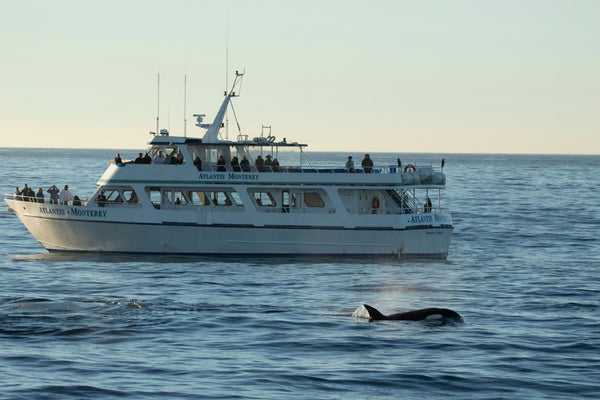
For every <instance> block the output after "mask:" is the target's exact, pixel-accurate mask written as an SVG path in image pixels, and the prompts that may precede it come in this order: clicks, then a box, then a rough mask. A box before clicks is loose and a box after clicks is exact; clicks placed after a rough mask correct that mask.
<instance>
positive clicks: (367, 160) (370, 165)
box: [360, 154, 373, 174]
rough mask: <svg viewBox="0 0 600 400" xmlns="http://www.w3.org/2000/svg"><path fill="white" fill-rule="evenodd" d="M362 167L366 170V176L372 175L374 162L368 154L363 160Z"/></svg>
mask: <svg viewBox="0 0 600 400" xmlns="http://www.w3.org/2000/svg"><path fill="white" fill-rule="evenodd" d="M360 165H362V167H363V169H364V170H365V174H370V173H371V170H372V169H373V160H371V157H369V155H368V154H365V158H363V160H362V162H361V163H360Z"/></svg>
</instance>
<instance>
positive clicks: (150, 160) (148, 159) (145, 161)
mask: <svg viewBox="0 0 600 400" xmlns="http://www.w3.org/2000/svg"><path fill="white" fill-rule="evenodd" d="M142 160H143V161H144V162H143V163H142V164H152V159H151V158H150V156H149V155H148V153H146V154H144V158H143V159H142Z"/></svg>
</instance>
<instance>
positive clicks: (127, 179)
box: [98, 136, 446, 188]
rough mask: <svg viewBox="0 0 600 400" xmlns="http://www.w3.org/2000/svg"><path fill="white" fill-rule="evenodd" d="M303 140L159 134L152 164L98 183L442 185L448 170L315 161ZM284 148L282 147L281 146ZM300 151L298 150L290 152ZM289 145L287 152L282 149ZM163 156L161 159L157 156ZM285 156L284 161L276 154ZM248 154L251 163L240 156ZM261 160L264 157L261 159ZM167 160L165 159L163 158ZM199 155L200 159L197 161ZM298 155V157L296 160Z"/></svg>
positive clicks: (122, 167) (116, 171) (114, 168)
mask: <svg viewBox="0 0 600 400" xmlns="http://www.w3.org/2000/svg"><path fill="white" fill-rule="evenodd" d="M305 146H306V145H305V144H298V143H288V142H286V141H284V142H261V141H259V140H256V141H238V142H231V141H219V142H217V143H203V142H202V141H201V140H200V139H190V138H184V137H168V136H167V137H155V138H154V139H153V140H152V141H151V142H150V147H149V149H148V151H147V154H148V156H149V157H150V158H151V159H154V161H152V163H150V164H140V163H135V161H126V162H123V163H120V164H115V163H114V162H113V163H111V165H110V166H109V168H108V169H107V170H106V171H105V173H104V174H103V176H102V177H101V178H100V180H99V181H98V185H106V184H129V185H130V184H135V183H140V184H153V185H171V184H188V185H189V184H224V183H227V184H271V185H273V184H275V185H340V186H365V187H369V186H393V187H398V186H412V187H429V188H443V187H444V186H445V181H446V178H445V175H444V174H443V173H442V172H436V171H434V170H433V168H432V167H431V166H413V165H412V164H408V165H407V166H406V167H405V168H404V169H402V170H399V168H398V166H397V165H378V164H375V166H374V167H373V168H372V169H370V170H368V169H366V168H360V167H358V168H355V169H354V170H352V171H351V170H349V169H348V168H345V167H344V166H343V165H335V166H319V167H313V166H312V165H311V164H310V162H309V161H308V159H307V158H306V156H305V154H304V152H303V147H305ZM282 149H283V150H282ZM290 149H295V150H298V151H299V155H298V156H293V155H291V154H289V150H290ZM284 150H287V151H288V153H286V154H283V153H280V151H282V152H283V151H284ZM159 155H160V158H159V159H158V161H156V160H157V156H159ZM280 156H283V158H282V162H281V163H279V162H278V161H277V160H278V158H280ZM240 158H241V159H242V160H246V161H247V164H243V162H240ZM261 159H262V160H263V163H260V162H259V160H261ZM165 160H166V161H165ZM198 160H199V161H198ZM292 160H295V161H292Z"/></svg>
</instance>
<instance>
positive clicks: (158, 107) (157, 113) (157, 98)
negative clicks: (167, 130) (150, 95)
mask: <svg viewBox="0 0 600 400" xmlns="http://www.w3.org/2000/svg"><path fill="white" fill-rule="evenodd" d="M157 88H158V89H157V91H158V93H157V95H156V103H157V104H156V134H157V135H158V134H159V133H160V131H159V130H158V119H159V117H160V72H159V73H158V83H157Z"/></svg>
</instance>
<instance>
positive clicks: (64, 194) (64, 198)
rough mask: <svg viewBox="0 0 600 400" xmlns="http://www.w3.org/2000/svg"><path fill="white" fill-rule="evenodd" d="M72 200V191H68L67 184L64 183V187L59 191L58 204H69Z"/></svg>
mask: <svg viewBox="0 0 600 400" xmlns="http://www.w3.org/2000/svg"><path fill="white" fill-rule="evenodd" d="M72 201H73V193H71V192H70V191H69V185H65V188H64V189H63V190H62V191H61V192H60V197H59V199H58V202H59V203H60V204H69V203H70V202H72Z"/></svg>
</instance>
